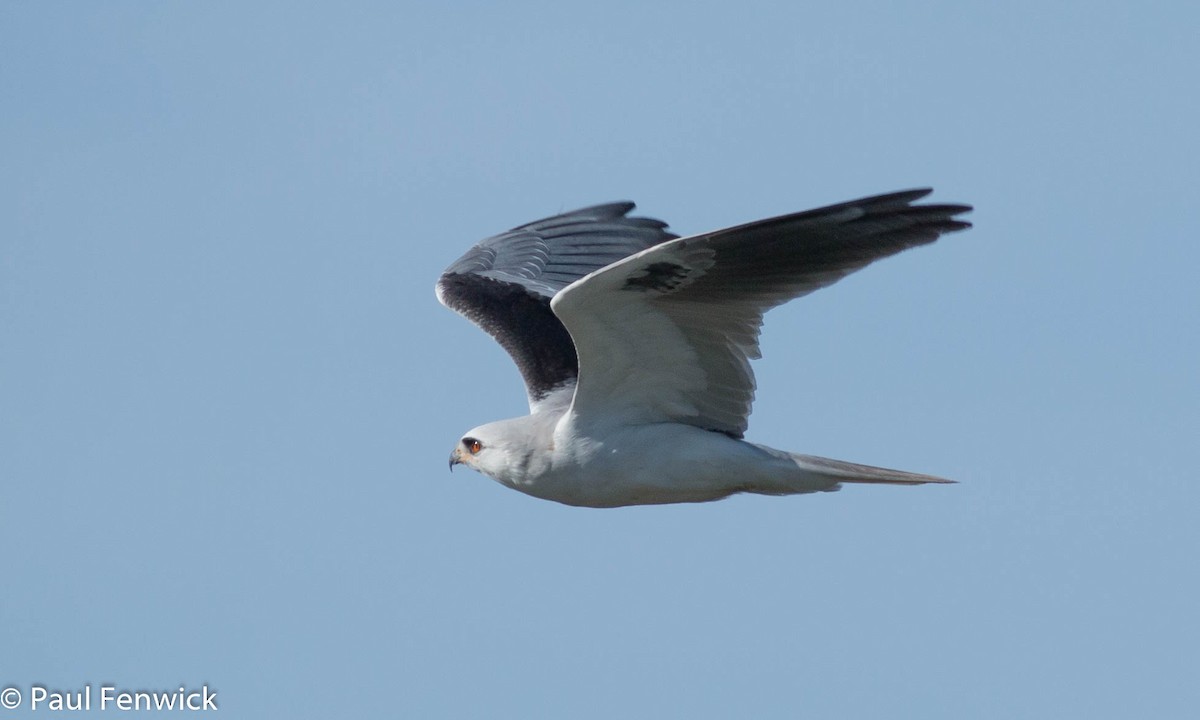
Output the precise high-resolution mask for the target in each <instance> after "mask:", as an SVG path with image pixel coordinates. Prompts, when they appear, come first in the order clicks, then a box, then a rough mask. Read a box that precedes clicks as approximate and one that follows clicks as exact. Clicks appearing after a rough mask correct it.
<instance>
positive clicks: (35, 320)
mask: <svg viewBox="0 0 1200 720" xmlns="http://www.w3.org/2000/svg"><path fill="white" fill-rule="evenodd" d="M1197 27H1200V11H1198V10H1197V9H1196V6H1195V5H1194V4H1192V3H1183V2H1163V3H1156V2H1151V3H1133V2H1128V3H1118V2H1061V3H1045V2H1014V3H993V4H985V3H973V4H971V3H968V4H964V3H961V2H949V1H946V2H910V3H899V2H896V3H893V2H873V3H872V2H868V3H855V2H841V1H838V2H803V3H793V2H779V3H763V2H753V1H750V2H736V3H728V2H726V3H708V2H694V3H683V2H661V3H659V2H636V3H634V2H603V3H563V2H512V3H495V4H485V3H474V4H473V3H457V4H456V3H443V4H440V5H435V4H433V3H429V4H421V5H418V4H411V3H384V2H378V3H363V2H356V3H324V4H318V3H290V2H289V3H283V2H263V3H233V2H204V3H195V2H186V3H185V2H155V3H146V2H105V3H83V2H75V3H67V2H9V3H4V5H3V6H2V7H0V547H2V548H3V555H2V556H0V560H2V568H0V576H2V583H0V585H2V589H0V686H8V685H12V686H15V687H17V688H20V689H21V690H22V692H23V693H25V694H26V695H27V694H28V688H29V686H30V685H33V684H41V685H46V686H49V687H51V688H59V689H67V690H69V689H76V688H79V687H82V686H83V685H84V684H88V683H91V684H93V685H94V686H97V687H98V686H99V685H101V684H116V685H119V686H122V687H124V688H127V689H141V688H146V689H167V690H169V689H172V688H175V687H178V686H179V685H180V684H184V685H187V686H189V687H191V686H199V685H201V684H203V683H207V684H208V685H209V686H211V687H212V688H215V689H216V690H217V691H218V693H219V695H218V699H219V703H220V707H221V710H220V716H221V717H244V718H274V717H279V718H308V717H313V718H316V717H363V718H366V717H420V718H468V717H488V718H539V717H547V718H550V717H553V718H567V717H569V718H660V717H666V718H730V717H760V718H840V719H844V718H879V717H920V718H927V719H928V718H956V719H961V718H1122V719H1125V718H1131V717H1144V718H1184V717H1197V712H1200V684H1198V683H1197V682H1196V669H1197V668H1198V667H1200V621H1198V620H1197V608H1198V607H1200V579H1198V573H1200V571H1198V567H1200V565H1198V563H1197V550H1198V549H1200V523H1198V522H1197V514H1198V512H1197V511H1198V510H1200V474H1198V473H1197V469H1196V452H1197V449H1198V447H1200V381H1198V379H1197V368H1198V367H1200V360H1198V357H1200V321H1198V319H1200V290H1198V289H1197V279H1196V275H1197V269H1198V268H1200V213H1198V211H1197V205H1198V202H1197V201H1198V200H1200V193H1198V188H1200V170H1198V167H1200V141H1198V137H1200V133H1198V132H1197V128H1200V92H1197V84H1196V83H1197V79H1196V76H1197V68H1200V43H1197V42H1196V37H1197V35H1196V32H1197ZM923 185H932V186H934V187H936V188H937V194H936V195H935V196H934V198H935V199H936V200H942V201H948V202H967V203H972V204H974V205H975V206H976V208H977V210H976V212H975V213H974V214H973V215H972V217H971V219H972V220H973V221H974V222H975V223H976V227H975V229H974V230H971V231H969V232H967V233H960V234H956V235H953V236H949V237H947V238H944V239H943V240H942V241H941V242H939V243H937V244H936V245H934V246H932V247H927V248H921V249H918V250H915V251H912V252H909V253H905V254H903V255H901V256H899V257H895V258H891V259H888V260H886V261H884V262H882V263H880V264H878V265H875V266H873V267H871V268H869V269H867V270H865V271H863V272H861V273H859V274H857V275H855V276H853V277H851V278H849V279H847V280H845V281H843V282H842V283H839V284H838V285H837V286H835V287H833V288H830V289H827V290H823V291H821V292H819V293H816V294H814V295H812V296H810V297H808V298H804V299H802V300H800V301H797V302H795V303H793V304H791V305H789V306H787V307H785V308H783V309H780V310H777V311H774V312H773V313H771V314H770V315H769V316H768V317H767V324H766V330H765V334H764V338H763V346H764V352H765V354H766V357H765V358H764V359H763V360H762V361H761V362H759V363H758V364H757V366H756V367H757V372H758V380H759V388H760V390H759V400H758V403H757V405H756V411H755V414H754V416H753V417H752V419H751V429H750V434H749V438H750V439H752V440H755V441H758V442H763V443H767V444H770V445H773V446H777V447H782V448H787V449H791V450H796V451H801V452H808V453H813V454H821V455H828V456H832V457H837V458H844V459H847V460H854V461H859V462H866V463H872V464H879V465H884V466H888V467H897V468H903V469H907V470H913V471H919V472H928V473H933V474H938V475H943V476H947V477H951V478H956V479H958V480H960V481H961V483H960V484H959V485H956V486H951V487H922V488H888V487H850V488H847V489H846V490H844V491H842V492H840V493H834V494H826V495H820V496H806V497H793V498H763V497H737V498H733V499H730V500H727V501H724V502H719V503H713V504H708V505H696V506H674V507H653V508H631V509H620V510H607V511H598V510H586V509H576V508H569V507H564V506H560V505H557V504H553V503H549V502H544V501H540V500H535V499H532V498H529V497H526V496H524V495H521V494H519V493H516V492H513V491H510V490H507V489H505V488H503V487H501V486H500V485H498V484H496V483H493V482H492V481H490V480H488V479H486V478H484V477H482V476H479V475H476V474H474V473H471V472H469V471H464V470H462V469H460V470H459V471H458V472H455V473H454V474H452V475H451V474H449V473H448V472H447V470H446V458H447V455H448V454H449V452H450V450H451V449H452V447H453V446H454V443H455V442H456V440H457V439H458V438H459V437H460V435H461V433H462V432H464V431H465V430H467V429H469V428H471V427H473V426H475V425H477V424H480V423H482V422H485V421H489V420H494V419H498V418H503V417H509V416H513V415H518V414H523V413H524V412H525V410H526V408H525V401H524V392H523V388H522V386H521V383H520V379H519V377H518V375H517V372H516V370H515V369H514V367H513V366H512V365H511V363H510V362H509V361H508V359H507V357H506V356H505V355H504V354H503V352H502V351H501V350H500V349H499V347H498V346H496V345H495V344H494V343H493V342H492V341H491V340H490V339H489V338H488V337H487V336H486V335H484V334H483V333H482V332H480V331H479V330H477V329H476V328H474V327H473V326H471V325H470V324H469V323H468V322H466V321H465V320H463V319H462V318H459V317H458V316H456V315H454V314H453V313H451V312H450V311H448V310H446V309H444V308H442V307H441V306H439V305H438V304H437V302H436V300H435V298H434V294H433V283H434V281H435V280H436V278H437V276H438V274H439V272H440V271H441V270H442V268H444V267H445V266H446V265H447V264H448V263H450V262H451V261H452V260H453V259H454V258H456V257H457V256H458V255H459V254H461V253H462V252H463V251H464V250H466V248H467V247H468V246H470V245H471V244H472V243H474V242H475V241H476V240H478V239H480V238H482V237H484V236H487V235H490V234H493V233H495V232H499V231H502V230H505V229H507V228H509V227H512V226H514V225H517V224H520V223H522V222H525V221H527V220H531V219H534V218H538V217H542V216H545V215H549V214H553V213H555V212H558V211H562V210H569V209H573V208H575V207H578V206H582V205H587V204H592V203H598V202H605V201H611V200H619V199H631V200H635V201H637V202H638V203H639V213H641V214H645V215H649V216H652V217H658V218H661V219H664V220H666V221H668V222H670V223H671V224H672V228H673V229H674V230H675V231H677V232H680V233H693V232H701V231H705V230H711V229H715V228H718V227H722V226H726V225H731V224H736V223H740V222H744V221H748V220H753V219H757V218H760V217H766V216H770V215H775V214H781V213H786V212H791V211H796V210H802V209H806V208H809V207H813V206H816V205H820V204H826V203H831V202H836V201H840V200H845V199H850V198H854V197H859V196H862V195H866V194H871V193H876V192H885V191H892V190H899V189H903V188H908V187H914V186H923ZM93 712H95V711H93ZM26 713H27V710H22V711H20V712H17V713H15V714H12V716H15V717H25V716H27V714H26ZM47 714H49V713H46V712H45V711H40V712H38V713H35V714H33V715H28V716H30V717H40V716H44V715H47ZM8 716H9V714H5V717H8Z"/></svg>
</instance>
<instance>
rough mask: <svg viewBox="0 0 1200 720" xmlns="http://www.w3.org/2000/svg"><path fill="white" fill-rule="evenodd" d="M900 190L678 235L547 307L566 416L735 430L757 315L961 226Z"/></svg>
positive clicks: (740, 420) (742, 423)
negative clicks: (573, 352)
mask: <svg viewBox="0 0 1200 720" xmlns="http://www.w3.org/2000/svg"><path fill="white" fill-rule="evenodd" d="M930 192H931V191H930V190H909V191H905V192H898V193H892V194H889V195H878V196H875V197H869V198H863V199H861V200H854V201H851V202H847V203H841V204H838V205H831V206H829V207H824V208H819V209H816V210H809V211H807V212H801V213H796V214H792V215H784V216H781V217H777V218H771V219H769V220H760V221H758V222H753V223H749V224H746V225H739V226H737V227H733V228H728V229H725V230H718V231H716V232H711V233H705V234H703V235H695V236H692V237H687V238H680V239H676V240H672V241H670V242H666V243H663V244H661V245H657V246H655V247H653V248H650V249H648V250H645V251H643V252H641V253H638V254H637V255H634V256H632V257H629V258H626V259H625V260H622V261H621V262H619V263H615V264H613V265H610V266H609V267H607V268H605V269H604V270H602V271H600V272H597V273H595V274H593V275H591V276H589V277H587V278H586V279H584V280H583V281H581V282H578V283H576V284H574V285H572V286H571V287H569V288H567V289H566V290H564V291H563V292H561V293H559V295H558V296H557V297H556V298H555V299H554V301H553V302H552V304H551V307H552V308H553V310H554V312H555V313H557V314H558V316H559V318H561V320H562V322H563V324H564V325H565V326H566V328H567V330H568V331H570V334H571V337H572V338H574V341H575V346H576V348H577V350H578V352H579V357H580V375H579V380H578V385H577V387H576V390H575V396H574V400H573V404H572V412H573V414H574V416H575V421H576V422H582V423H587V422H593V423H595V422H601V423H623V424H628V423H646V422H682V423H688V424H692V425H696V426H698V427H703V428H706V429H709V430H715V431H718V432H722V433H726V434H728V435H731V436H734V437H742V435H743V434H744V433H745V431H746V427H747V419H748V417H749V415H750V409H751V404H752V403H753V400H754V389H755V386H754V373H753V371H752V370H751V368H750V360H752V359H754V358H757V357H759V346H758V336H759V330H760V328H761V326H762V316H763V313H765V312H766V311H767V310H769V309H770V308H773V307H775V306H777V305H780V304H782V303H784V302H786V301H788V300H790V299H792V298H796V297H800V296H802V295H806V294H808V293H810V292H812V291H814V290H817V289H819V288H822V287H825V286H827V285H830V284H832V283H834V282H836V281H837V280H839V279H841V278H843V277H845V276H846V275H849V274H850V273H852V272H854V271H855V270H859V269H861V268H863V267H865V266H867V265H868V264H870V263H871V262H874V261H875V260H878V259H880V258H883V257H887V256H888V255H892V254H894V253H897V252H900V251H901V250H905V249H907V248H911V247H915V246H917V245H924V244H926V243H931V242H933V241H934V240H936V239H937V238H938V236H940V235H941V234H943V233H947V232H952V231H955V230H963V229H965V228H968V227H970V223H967V222H965V221H962V220H959V219H957V218H956V216H957V215H960V214H962V213H964V212H967V211H969V210H970V209H971V208H970V207H969V206H967V205H914V204H913V202H914V201H916V200H918V199H920V198H922V197H924V196H926V195H928V194H929V193H930Z"/></svg>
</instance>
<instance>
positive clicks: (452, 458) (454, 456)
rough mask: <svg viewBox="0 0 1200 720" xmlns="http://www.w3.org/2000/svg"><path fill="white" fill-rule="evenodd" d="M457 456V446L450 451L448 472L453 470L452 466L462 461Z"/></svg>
mask: <svg viewBox="0 0 1200 720" xmlns="http://www.w3.org/2000/svg"><path fill="white" fill-rule="evenodd" d="M458 457H459V456H458V448H454V452H452V453H450V472H454V466H455V465H458V464H460V463H461V462H462V460H459V459H458Z"/></svg>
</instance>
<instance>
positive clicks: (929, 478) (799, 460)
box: [788, 453, 954, 485]
mask: <svg viewBox="0 0 1200 720" xmlns="http://www.w3.org/2000/svg"><path fill="white" fill-rule="evenodd" d="M788 457H790V458H791V459H792V462H794V463H796V466H797V467H799V468H800V471H801V472H803V473H804V474H805V475H812V476H816V477H819V478H822V479H827V480H830V481H832V482H838V483H869V484H876V485H924V484H925V483H953V482H954V480H947V479H946V478H940V477H936V476H933V475H921V474H919V473H911V472H904V471H903V470H889V469H888V468H881V467H874V466H872V465H859V464H858V463H851V462H845V461H842V460H831V459H830V458H823V457H817V456H816V455H799V454H797V453H788Z"/></svg>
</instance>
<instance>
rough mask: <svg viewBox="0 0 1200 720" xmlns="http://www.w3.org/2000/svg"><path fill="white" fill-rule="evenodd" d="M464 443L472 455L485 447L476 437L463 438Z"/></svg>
mask: <svg viewBox="0 0 1200 720" xmlns="http://www.w3.org/2000/svg"><path fill="white" fill-rule="evenodd" d="M463 445H464V446H465V447H466V448H467V452H469V453H471V454H472V455H477V454H478V453H479V451H480V450H482V449H483V443H481V442H479V441H478V440H476V439H475V438H463Z"/></svg>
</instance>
